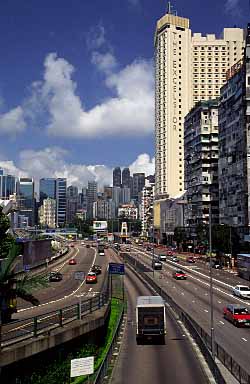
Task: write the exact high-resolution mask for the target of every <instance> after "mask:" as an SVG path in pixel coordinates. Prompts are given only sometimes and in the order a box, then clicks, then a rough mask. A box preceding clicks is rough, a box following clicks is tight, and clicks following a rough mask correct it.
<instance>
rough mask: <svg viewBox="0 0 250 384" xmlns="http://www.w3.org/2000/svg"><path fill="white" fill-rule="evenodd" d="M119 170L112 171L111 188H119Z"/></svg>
mask: <svg viewBox="0 0 250 384" xmlns="http://www.w3.org/2000/svg"><path fill="white" fill-rule="evenodd" d="M121 184H122V183H121V168H120V167H116V168H115V169H114V170H113V187H121Z"/></svg>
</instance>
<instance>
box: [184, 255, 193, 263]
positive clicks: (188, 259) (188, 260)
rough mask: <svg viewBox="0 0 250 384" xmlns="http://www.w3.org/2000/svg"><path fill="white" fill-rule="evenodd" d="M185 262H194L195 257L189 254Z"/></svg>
mask: <svg viewBox="0 0 250 384" xmlns="http://www.w3.org/2000/svg"><path fill="white" fill-rule="evenodd" d="M186 262H187V263H195V259H194V258H193V256H189V257H187V258H186Z"/></svg>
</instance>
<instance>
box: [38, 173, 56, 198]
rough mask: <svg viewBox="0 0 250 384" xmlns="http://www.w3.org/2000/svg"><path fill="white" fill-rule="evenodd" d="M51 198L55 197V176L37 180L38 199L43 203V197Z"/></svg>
mask: <svg viewBox="0 0 250 384" xmlns="http://www.w3.org/2000/svg"><path fill="white" fill-rule="evenodd" d="M48 197H49V198H51V199H53V200H55V199H56V179H55V178H43V179H40V182H39V201H40V204H42V203H43V200H44V199H47V198H48Z"/></svg>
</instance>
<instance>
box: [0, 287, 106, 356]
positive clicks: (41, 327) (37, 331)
mask: <svg viewBox="0 0 250 384" xmlns="http://www.w3.org/2000/svg"><path fill="white" fill-rule="evenodd" d="M108 301H109V295H108V292H107V291H105V292H104V293H100V294H99V295H96V296H94V297H92V298H90V299H88V300H84V301H82V300H81V299H80V300H79V302H78V303H77V304H73V305H70V306H67V307H64V308H61V309H59V310H55V311H51V312H47V313H43V314H41V315H38V316H35V317H30V318H26V319H23V320H17V321H14V322H12V323H10V324H6V325H4V326H3V327H2V334H1V345H0V347H1V348H2V349H3V348H4V347H7V346H10V345H13V344H16V343H18V342H20V341H23V340H26V339H29V338H31V337H37V336H40V335H43V334H48V333H49V332H50V331H51V330H53V329H55V328H58V327H63V326H64V325H65V324H68V323H71V322H72V321H75V320H81V319H82V318H83V317H84V316H86V315H88V314H89V313H92V312H94V311H96V310H98V309H100V308H101V307H103V306H104V305H105V304H107V303H108Z"/></svg>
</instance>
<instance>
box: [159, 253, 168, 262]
mask: <svg viewBox="0 0 250 384" xmlns="http://www.w3.org/2000/svg"><path fill="white" fill-rule="evenodd" d="M158 258H159V260H160V261H166V260H167V256H166V255H164V254H160V255H159V256H158Z"/></svg>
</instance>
